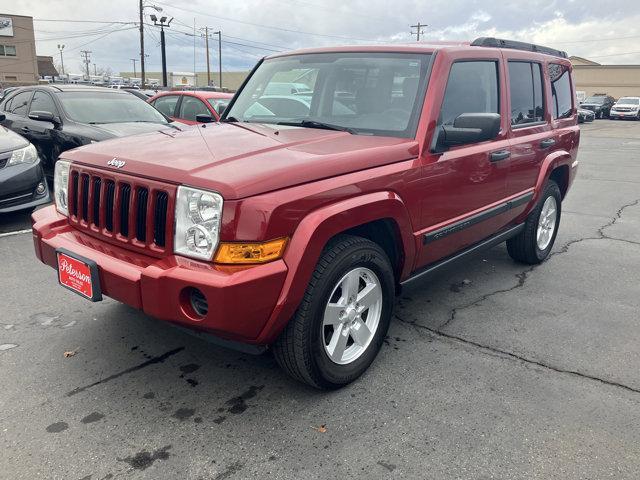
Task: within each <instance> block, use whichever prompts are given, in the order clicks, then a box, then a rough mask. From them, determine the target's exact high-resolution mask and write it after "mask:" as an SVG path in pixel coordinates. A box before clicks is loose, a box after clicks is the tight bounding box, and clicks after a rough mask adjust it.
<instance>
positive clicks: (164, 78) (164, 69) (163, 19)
mask: <svg viewBox="0 0 640 480" xmlns="http://www.w3.org/2000/svg"><path fill="white" fill-rule="evenodd" d="M150 18H151V20H152V21H153V24H154V25H155V26H156V27H157V26H159V27H160V48H161V49H162V85H163V86H164V87H166V86H167V50H166V43H165V39H164V27H167V28H169V26H170V25H171V22H172V20H173V17H172V18H170V19H169V21H168V22H167V17H160V21H158V17H156V16H155V15H151V17H150Z"/></svg>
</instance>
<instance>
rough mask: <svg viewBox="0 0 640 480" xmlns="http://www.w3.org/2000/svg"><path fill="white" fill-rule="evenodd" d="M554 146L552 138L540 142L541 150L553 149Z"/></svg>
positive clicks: (554, 142)
mask: <svg viewBox="0 0 640 480" xmlns="http://www.w3.org/2000/svg"><path fill="white" fill-rule="evenodd" d="M555 144H556V141H555V140H554V139H553V138H547V139H546V140H542V141H541V142H540V147H541V148H549V147H553V146H554V145H555Z"/></svg>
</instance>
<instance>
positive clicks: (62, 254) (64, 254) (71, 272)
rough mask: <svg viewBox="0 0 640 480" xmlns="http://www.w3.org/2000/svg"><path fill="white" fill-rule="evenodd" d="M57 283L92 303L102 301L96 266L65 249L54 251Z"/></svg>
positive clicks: (91, 261) (94, 263)
mask: <svg viewBox="0 0 640 480" xmlns="http://www.w3.org/2000/svg"><path fill="white" fill-rule="evenodd" d="M56 259H57V263H58V283H59V284H60V285H62V286H63V287H64V288H66V289H67V290H71V291H72V292H75V293H77V294H78V295H80V296H81V297H84V298H86V299H88V300H91V301H92V302H99V301H101V300H102V289H101V288H100V275H99V273H98V264H97V263H96V262H94V261H93V260H90V259H88V258H85V257H83V256H81V255H78V254H76V253H73V252H71V251H69V250H67V249H66V248H58V249H57V250H56Z"/></svg>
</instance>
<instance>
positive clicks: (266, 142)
mask: <svg viewBox="0 0 640 480" xmlns="http://www.w3.org/2000/svg"><path fill="white" fill-rule="evenodd" d="M417 155H418V143H417V142H416V141H415V140H414V139H406V138H394V137H381V136H369V135H351V134H349V133H346V132H341V131H333V130H321V129H311V128H298V127H285V126H276V125H265V124H254V123H251V124H247V123H242V124H225V123H222V124H221V123H209V124H205V125H204V126H200V127H193V128H187V129H184V130H182V131H180V130H162V131H160V132H155V133H149V134H145V135H137V136H135V137H127V138H120V139H114V140H107V141H105V142H100V143H95V144H92V145H87V146H85V147H81V148H77V149H75V150H70V151H68V152H65V153H64V154H63V155H62V156H63V157H64V158H67V159H69V160H72V161H74V162H77V163H82V164H87V165H91V166H97V167H99V168H104V169H107V170H114V168H112V167H109V166H107V162H108V161H109V160H112V159H113V158H117V159H118V160H122V161H124V162H125V163H124V166H122V168H120V169H119V170H118V172H119V173H122V174H132V175H137V176H144V177H148V178H154V179H160V180H164V181H168V182H171V183H177V184H186V185H191V186H194V187H200V188H206V189H211V190H215V191H217V192H219V193H220V194H221V195H222V196H223V197H224V198H225V199H237V198H244V197H248V196H252V195H256V194H260V193H264V192H268V191H273V190H278V189H281V188H286V187H290V186H294V185H299V184H303V183H307V182H311V181H315V180H321V179H323V178H329V177H333V176H337V175H343V174H346V173H350V172H354V171H358V170H364V169H367V168H373V167H377V166H381V165H385V164H390V163H394V162H399V161H402V160H408V159H411V158H415V157H417Z"/></svg>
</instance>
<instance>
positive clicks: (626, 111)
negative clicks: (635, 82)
mask: <svg viewBox="0 0 640 480" xmlns="http://www.w3.org/2000/svg"><path fill="white" fill-rule="evenodd" d="M609 118H612V119H615V118H630V119H632V120H640V97H622V98H621V99H620V100H618V101H617V102H616V103H615V104H614V105H613V106H612V107H611V112H609Z"/></svg>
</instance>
